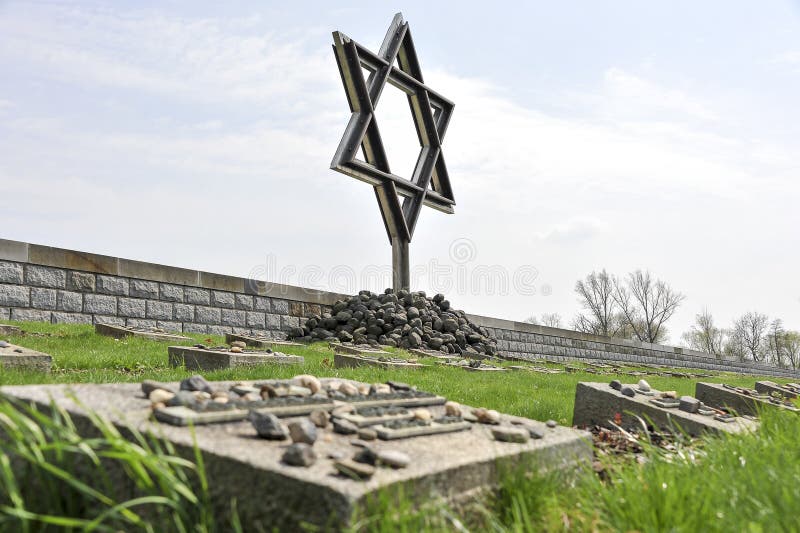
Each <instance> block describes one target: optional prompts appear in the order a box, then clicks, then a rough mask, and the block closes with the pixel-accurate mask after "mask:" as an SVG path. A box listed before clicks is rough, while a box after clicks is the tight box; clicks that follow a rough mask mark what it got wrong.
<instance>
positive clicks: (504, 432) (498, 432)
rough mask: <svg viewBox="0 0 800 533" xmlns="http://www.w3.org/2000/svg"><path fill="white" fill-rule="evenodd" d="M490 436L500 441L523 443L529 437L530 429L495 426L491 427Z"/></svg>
mask: <svg viewBox="0 0 800 533" xmlns="http://www.w3.org/2000/svg"><path fill="white" fill-rule="evenodd" d="M492 436H494V439H495V440H499V441H501V442H516V443H519V444H524V443H526V442H528V440H529V439H530V438H531V435H530V431H529V430H527V429H524V428H519V427H509V426H496V427H493V428H492Z"/></svg>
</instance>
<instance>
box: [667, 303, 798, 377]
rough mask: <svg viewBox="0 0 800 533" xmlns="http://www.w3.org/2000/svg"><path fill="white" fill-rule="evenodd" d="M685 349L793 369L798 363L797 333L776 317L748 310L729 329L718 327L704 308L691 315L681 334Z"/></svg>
mask: <svg viewBox="0 0 800 533" xmlns="http://www.w3.org/2000/svg"><path fill="white" fill-rule="evenodd" d="M682 338H683V341H684V342H685V343H686V345H687V346H688V347H689V348H692V349H695V350H700V351H703V352H707V353H710V354H714V355H715V356H717V357H720V358H721V357H728V358H735V359H738V360H740V361H744V360H746V359H749V360H752V361H758V362H768V363H772V364H774V365H777V366H781V367H791V368H792V369H797V367H798V365H800V332H797V331H792V330H787V329H786V328H784V326H783V321H782V320H781V319H780V318H773V319H770V318H769V317H768V316H767V315H765V314H763V313H758V312H755V311H750V312H747V313H745V314H743V315H742V316H740V317H739V318H737V319H736V320H734V321H733V324H732V325H731V327H730V328H720V327H717V326H716V325H715V324H714V318H713V317H712V316H711V313H709V312H708V311H707V310H704V311H703V312H702V313H700V314H699V315H696V316H695V321H694V325H692V327H691V329H689V331H687V332H686V333H684V334H683V337H682Z"/></svg>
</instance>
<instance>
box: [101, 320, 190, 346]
mask: <svg viewBox="0 0 800 533" xmlns="http://www.w3.org/2000/svg"><path fill="white" fill-rule="evenodd" d="M94 331H95V333H97V334H98V335H104V336H106V337H114V338H115V339H123V338H125V337H142V338H144V339H150V340H153V341H169V342H183V341H190V340H192V339H191V338H189V337H184V336H183V335H177V334H175V333H168V332H166V331H163V330H159V329H157V328H134V327H127V326H115V325H112V324H95V325H94Z"/></svg>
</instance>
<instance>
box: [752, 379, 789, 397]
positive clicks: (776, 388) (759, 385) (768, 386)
mask: <svg viewBox="0 0 800 533" xmlns="http://www.w3.org/2000/svg"><path fill="white" fill-rule="evenodd" d="M756 391H757V392H760V393H762V394H770V395H771V394H779V395H780V396H781V397H783V398H790V399H794V398H797V397H798V396H800V385H797V384H796V383H787V384H786V385H780V384H778V383H775V382H774V381H756Z"/></svg>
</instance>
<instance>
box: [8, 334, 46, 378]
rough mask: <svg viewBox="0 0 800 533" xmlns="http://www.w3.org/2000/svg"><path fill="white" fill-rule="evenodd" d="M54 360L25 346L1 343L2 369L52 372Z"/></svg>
mask: <svg viewBox="0 0 800 533" xmlns="http://www.w3.org/2000/svg"><path fill="white" fill-rule="evenodd" d="M52 365H53V358H52V357H50V356H49V355H47V354H46V353H42V352H37V351H36V350H31V349H29V348H25V347H23V346H17V345H16V344H11V343H10V342H8V341H0V368H18V369H26V370H38V371H40V372H50V368H51V366H52Z"/></svg>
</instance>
